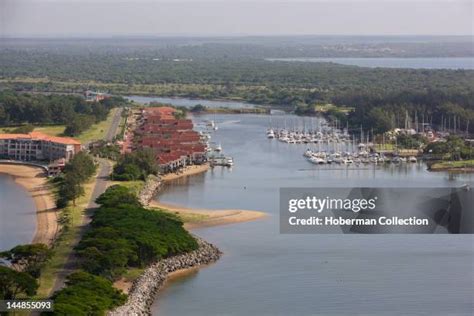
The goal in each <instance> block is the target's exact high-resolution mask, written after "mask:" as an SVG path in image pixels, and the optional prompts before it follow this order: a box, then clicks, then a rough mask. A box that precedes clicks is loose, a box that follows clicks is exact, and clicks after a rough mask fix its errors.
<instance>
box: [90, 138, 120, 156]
mask: <svg viewBox="0 0 474 316" xmlns="http://www.w3.org/2000/svg"><path fill="white" fill-rule="evenodd" d="M90 153H91V154H92V155H94V156H99V157H101V158H107V159H111V160H118V159H119V158H120V147H119V145H116V144H111V143H108V142H106V141H104V140H101V141H97V142H95V143H94V144H92V148H91V149H90Z"/></svg>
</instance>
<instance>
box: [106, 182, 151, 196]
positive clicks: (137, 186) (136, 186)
mask: <svg viewBox="0 0 474 316" xmlns="http://www.w3.org/2000/svg"><path fill="white" fill-rule="evenodd" d="M112 184H113V185H115V184H118V185H121V186H124V187H126V188H128V189H130V190H131V191H132V192H133V193H134V194H136V195H138V193H139V192H140V191H141V190H142V189H143V186H144V185H145V181H142V180H136V181H113V182H112Z"/></svg>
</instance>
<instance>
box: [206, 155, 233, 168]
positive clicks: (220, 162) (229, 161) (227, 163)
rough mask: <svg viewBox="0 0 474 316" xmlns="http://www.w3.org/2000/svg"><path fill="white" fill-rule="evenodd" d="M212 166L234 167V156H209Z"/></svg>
mask: <svg viewBox="0 0 474 316" xmlns="http://www.w3.org/2000/svg"><path fill="white" fill-rule="evenodd" d="M209 163H210V164H211V166H224V167H232V166H233V165H234V159H233V158H232V157H225V156H217V157H211V158H209Z"/></svg>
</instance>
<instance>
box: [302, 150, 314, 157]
mask: <svg viewBox="0 0 474 316" xmlns="http://www.w3.org/2000/svg"><path fill="white" fill-rule="evenodd" d="M303 156H305V157H308V158H309V157H311V156H313V151H312V150H311V149H306V151H305V152H304V154H303Z"/></svg>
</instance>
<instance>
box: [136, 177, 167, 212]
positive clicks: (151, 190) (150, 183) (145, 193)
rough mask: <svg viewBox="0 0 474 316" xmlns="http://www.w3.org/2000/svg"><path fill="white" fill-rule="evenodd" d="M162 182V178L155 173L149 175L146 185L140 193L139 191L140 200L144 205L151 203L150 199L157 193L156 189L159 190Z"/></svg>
mask: <svg viewBox="0 0 474 316" xmlns="http://www.w3.org/2000/svg"><path fill="white" fill-rule="evenodd" d="M160 184H161V179H160V178H159V177H157V176H155V175H149V176H148V177H147V178H146V181H145V185H144V186H143V188H142V189H141V190H140V193H138V200H139V201H140V203H141V204H142V205H144V206H147V205H148V204H150V201H151V199H152V198H153V196H154V195H155V193H156V190H158V187H159V186H160Z"/></svg>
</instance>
